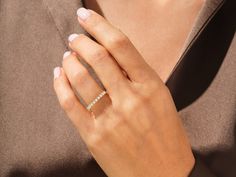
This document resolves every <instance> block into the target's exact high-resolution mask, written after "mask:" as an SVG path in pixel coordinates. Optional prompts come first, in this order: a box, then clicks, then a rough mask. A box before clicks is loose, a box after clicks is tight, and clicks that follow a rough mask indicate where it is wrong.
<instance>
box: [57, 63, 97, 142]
mask: <svg viewBox="0 0 236 177" xmlns="http://www.w3.org/2000/svg"><path fill="white" fill-rule="evenodd" d="M54 90H55V92H56V95H57V98H58V100H59V103H60V105H61V107H62V108H63V109H64V111H65V112H66V114H67V115H68V117H69V118H70V119H71V121H72V122H73V124H74V125H75V126H76V127H77V128H78V129H79V132H80V134H81V137H82V138H85V136H86V134H87V133H88V131H89V129H91V128H92V125H93V122H92V121H93V119H92V117H91V114H90V113H89V112H88V111H87V109H86V108H85V107H84V106H83V105H82V104H81V103H80V102H79V100H78V99H77V97H76V95H75V93H74V92H73V90H72V88H71V86H70V84H69V81H68V79H67V77H66V75H65V72H64V70H63V68H60V67H56V68H54Z"/></svg>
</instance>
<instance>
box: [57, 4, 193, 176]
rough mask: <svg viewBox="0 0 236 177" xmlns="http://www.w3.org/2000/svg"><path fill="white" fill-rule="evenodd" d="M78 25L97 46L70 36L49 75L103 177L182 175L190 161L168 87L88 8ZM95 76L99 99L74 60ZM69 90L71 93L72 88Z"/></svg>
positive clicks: (117, 32)
mask: <svg viewBox="0 0 236 177" xmlns="http://www.w3.org/2000/svg"><path fill="white" fill-rule="evenodd" d="M78 14H79V16H80V17H78V20H79V23H80V24H81V26H82V27H83V28H84V29H85V30H86V31H87V32H88V33H90V34H91V35H92V36H93V37H94V38H95V39H96V40H97V41H98V42H95V41H93V40H92V39H90V38H89V37H87V36H85V35H83V34H80V35H71V36H70V37H69V45H70V47H71V49H72V51H73V52H71V53H70V52H66V53H65V55H64V59H63V68H58V67H57V68H56V69H55V70H54V74H55V79H54V88H55V91H56V93H57V96H58V99H59V102H60V104H61V106H62V108H63V109H64V110H65V111H66V113H67V115H68V117H69V118H70V119H71V120H72V122H73V123H74V124H75V126H76V127H77V128H78V130H79V132H80V135H81V137H82V139H83V140H84V142H85V143H86V144H87V146H88V149H89V150H90V152H91V153H92V155H93V157H94V158H95V159H96V161H97V162H98V164H99V165H100V166H101V168H102V169H103V170H104V171H105V173H106V174H107V175H108V176H109V177H187V176H188V174H189V173H190V171H191V169H192V167H193V165H194V157H193V154H192V151H191V147H190V145H189V142H188V139H187V136H186V133H185V131H184V128H183V126H182V124H181V120H180V117H179V115H178V113H177V111H176V108H175V105H174V103H173V100H172V97H171V95H170V93H169V90H168V88H167V87H166V86H165V84H164V83H163V82H162V81H161V79H160V78H159V76H158V75H157V74H156V73H155V72H154V70H153V69H151V67H150V66H148V64H147V63H146V62H145V61H144V59H143V58H142V56H141V55H140V54H139V52H138V51H137V50H136V49H135V47H134V46H133V45H132V43H131V42H130V40H129V39H128V38H127V37H126V36H125V35H124V34H123V33H122V32H121V31H120V30H118V29H116V28H115V27H113V26H112V25H111V24H110V23H108V22H107V21H106V20H105V19H104V18H103V17H102V16H100V15H98V14H97V13H95V12H94V11H92V10H86V9H84V8H81V9H79V10H78ZM77 58H82V59H83V60H84V61H86V62H87V63H88V64H89V65H90V66H91V67H92V68H93V69H94V71H95V72H96V74H97V76H98V77H99V79H100V80H101V82H102V83H103V84H104V87H105V89H106V91H107V94H106V95H105V96H104V97H102V98H101V99H100V100H99V101H98V102H97V103H96V104H95V105H94V106H93V107H92V112H91V111H88V110H87V109H86V108H85V107H84V106H83V105H82V104H81V103H80V102H79V101H78V99H77V97H76V94H75V93H74V90H76V91H77V92H79V94H80V96H81V97H83V99H84V101H85V102H86V103H90V102H91V101H93V99H94V98H96V97H97V96H98V95H99V94H100V93H101V92H102V91H103V90H102V89H101V88H100V87H99V85H98V84H97V83H96V82H95V80H94V79H93V78H92V77H91V75H90V74H89V73H88V71H87V69H86V68H85V67H84V66H83V65H82V64H81V62H79V61H78V59H77ZM72 88H73V89H72Z"/></svg>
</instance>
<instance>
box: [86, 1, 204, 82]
mask: <svg viewBox="0 0 236 177" xmlns="http://www.w3.org/2000/svg"><path fill="white" fill-rule="evenodd" d="M84 2H85V5H86V7H87V8H89V9H92V10H94V11H96V12H98V13H99V14H101V15H103V16H104V17H105V18H106V19H107V20H108V21H109V22H110V23H112V24H113V25H114V26H116V27H117V28H119V29H120V30H121V31H122V32H123V33H125V34H126V35H127V36H128V37H129V39H130V40H131V42H132V43H133V44H134V46H135V47H136V48H137V50H138V51H139V52H140V54H141V55H142V56H143V58H144V59H145V61H146V62H147V63H148V64H149V65H150V66H151V67H152V68H153V69H154V70H155V71H156V72H157V73H158V75H159V76H160V78H161V79H162V81H163V82H166V80H167V79H168V77H169V75H170V73H171V72H172V70H173V68H174V67H175V65H176V63H177V62H178V60H179V59H180V56H181V54H182V53H183V49H184V46H185V41H186V39H187V37H188V35H189V33H190V32H191V30H192V28H193V24H194V21H195V20H196V17H197V15H198V13H199V11H200V10H201V8H202V6H203V4H204V0H148V1H145V0H128V1H127V0H84ZM121 12H122V13H121ZM144 32H145V33H144Z"/></svg>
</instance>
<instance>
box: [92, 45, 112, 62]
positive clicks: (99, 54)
mask: <svg viewBox="0 0 236 177" xmlns="http://www.w3.org/2000/svg"><path fill="white" fill-rule="evenodd" d="M108 56H109V53H108V51H107V50H106V49H104V48H100V49H97V50H96V51H94V52H93V53H92V54H91V56H90V63H94V64H99V63H101V62H102V60H104V59H106V58H108Z"/></svg>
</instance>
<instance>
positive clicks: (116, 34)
mask: <svg viewBox="0 0 236 177" xmlns="http://www.w3.org/2000/svg"><path fill="white" fill-rule="evenodd" d="M77 15H78V20H79V22H80V24H81V26H82V27H83V28H84V29H85V30H86V31H87V32H88V33H89V34H91V35H92V36H93V37H94V38H95V39H96V40H97V41H98V42H99V43H100V44H102V45H103V46H104V47H105V48H106V49H107V50H108V51H109V52H110V53H111V55H112V56H113V57H114V58H115V60H116V61H117V63H118V64H119V65H120V66H121V68H123V70H124V71H126V73H127V74H128V76H129V78H130V79H131V80H132V81H137V82H139V81H143V80H144V81H145V80H146V79H147V77H145V76H148V75H149V74H151V73H152V72H153V70H152V69H151V67H150V66H149V65H148V64H147V63H146V62H145V60H144V59H143V57H142V56H141V54H140V53H139V52H138V51H137V49H136V48H135V47H134V45H133V44H132V42H131V41H130V40H129V39H128V37H127V36H126V35H125V34H124V33H122V32H121V31H120V30H119V29H117V28H116V27H114V26H112V25H111V24H110V23H109V22H108V21H107V20H106V19H104V18H103V17H102V16H101V15H99V14H97V13H96V12H94V11H93V10H88V9H85V8H80V9H78V11H77Z"/></svg>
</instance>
